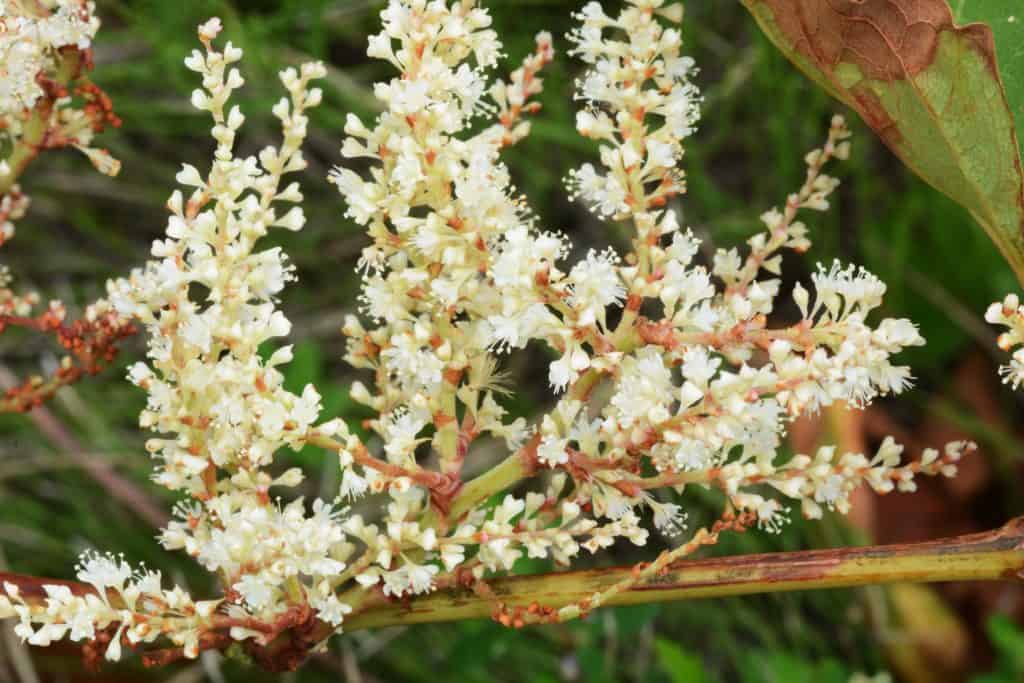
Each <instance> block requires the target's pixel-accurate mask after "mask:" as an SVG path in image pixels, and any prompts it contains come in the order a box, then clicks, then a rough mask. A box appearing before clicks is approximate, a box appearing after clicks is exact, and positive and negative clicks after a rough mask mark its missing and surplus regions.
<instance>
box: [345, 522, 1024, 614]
mask: <svg viewBox="0 0 1024 683" xmlns="http://www.w3.org/2000/svg"><path fill="white" fill-rule="evenodd" d="M632 572H633V568H632V567H618V568H611V569H591V570H582V571H568V572H561V573H554V574H544V575H533V576H510V577H504V578H498V579H493V580H491V581H488V586H489V587H490V588H491V589H492V590H493V592H494V594H495V595H496V596H497V599H498V600H499V601H500V602H502V603H503V604H504V605H505V606H506V607H509V608H516V607H520V608H525V607H528V606H530V605H531V604H533V603H538V604H540V605H542V606H544V607H550V608H555V609H558V608H561V607H564V606H567V605H572V604H578V603H580V602H581V601H583V600H587V599H589V598H590V597H591V596H593V595H594V594H595V593H601V592H603V591H607V590H608V589H609V588H611V587H613V586H615V585H616V584H618V583H620V582H622V581H623V580H625V579H627V578H629V577H630V576H631V575H632ZM1022 577H1024V518H1017V519H1015V520H1012V521H1010V522H1009V523H1007V524H1006V525H1005V526H1003V527H1002V528H1000V529H996V530H994V531H988V532H983V533H980V534H970V535H966V536H957V537H954V538H947V539H942V540H938V541H930V542H926V543H910V544H900V545H883V546H867V547H858V548H840V549H833V550H812V551H806V552H784V553H769V554H763V555H739V556H733V557H726V558H715V559H707V560H683V561H681V562H677V563H675V564H673V565H671V566H670V567H669V568H668V571H666V572H664V573H662V574H660V575H658V576H655V577H652V578H648V579H646V580H643V581H641V582H639V583H638V584H636V585H633V586H631V587H630V588H628V589H626V590H623V591H621V592H619V593H617V594H615V595H613V596H611V597H610V598H609V599H608V600H607V602H606V603H605V606H609V607H610V606H617V605H636V604H644V603H658V602H669V601H674V600H689V599H694V598H715V597H726V596H733V595H749V594H753V593H776V592H783V591H798V590H816V589H822V588H843V587H851V586H863V585H869V584H886V583H933V582H940V581H996V580H1015V581H1019V580H1021V578H1022ZM495 606H496V605H495V603H494V602H493V600H487V599H484V598H481V597H480V596H478V595H476V594H474V593H473V592H472V591H471V590H468V589H463V588H449V589H445V590H439V591H437V592H435V593H431V594H429V595H424V596H421V597H417V598H414V599H413V600H411V601H408V602H399V601H388V600H387V599H385V598H384V597H383V596H382V595H380V594H373V595H372V596H371V597H368V599H367V600H366V601H365V602H363V603H362V605H361V608H360V610H359V612H358V613H357V614H353V615H351V616H350V617H349V618H347V619H346V620H345V630H346V631H349V632H351V631H355V630H360V629H369V628H379V627H383V626H391V625H394V624H403V625H408V624H420V623H434V622H445V621H457V620H463V619H481V618H487V617H490V616H491V614H492V613H493V612H494V609H495Z"/></svg>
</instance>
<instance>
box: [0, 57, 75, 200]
mask: <svg viewBox="0 0 1024 683" xmlns="http://www.w3.org/2000/svg"><path fill="white" fill-rule="evenodd" d="M81 71H82V55H81V53H79V51H78V50H74V49H69V50H65V51H62V52H61V60H60V64H59V66H58V67H57V73H56V74H55V76H54V79H53V80H54V82H55V83H56V84H57V85H59V86H62V87H66V86H68V85H69V84H70V83H71V82H72V81H74V80H76V79H77V78H78V77H79V75H81ZM52 114H53V100H52V99H50V98H48V97H45V96H44V97H41V98H40V99H39V102H38V103H37V104H36V106H35V108H34V109H33V110H32V113H31V114H30V115H29V118H28V120H27V121H25V124H24V126H23V127H22V135H21V137H20V138H19V139H18V142H17V143H15V145H14V149H13V150H12V151H11V155H10V156H9V157H7V165H8V166H9V167H10V172H9V173H8V174H7V175H5V176H0V196H3V195H5V194H7V193H8V192H10V190H11V188H12V187H14V184H15V183H16V182H18V178H19V177H20V176H21V174H22V173H24V172H25V169H26V168H27V167H28V165H29V164H31V163H32V161H33V160H34V159H35V158H36V157H37V156H39V152H40V151H41V149H42V145H43V142H44V141H45V139H46V134H47V132H48V131H49V129H50V117H51V116H52Z"/></svg>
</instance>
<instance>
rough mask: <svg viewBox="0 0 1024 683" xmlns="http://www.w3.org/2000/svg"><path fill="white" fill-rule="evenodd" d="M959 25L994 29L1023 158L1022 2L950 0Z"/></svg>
mask: <svg viewBox="0 0 1024 683" xmlns="http://www.w3.org/2000/svg"><path fill="white" fill-rule="evenodd" d="M950 4H951V5H952V6H953V19H954V20H955V21H956V22H957V23H958V24H968V23H971V22H981V23H983V24H988V26H989V28H991V29H992V33H993V35H994V36H995V41H996V58H997V59H998V61H999V75H1000V76H1001V77H1002V79H1003V87H1004V88H1005V90H1006V99H1007V101H1008V102H1009V103H1010V110H1011V111H1012V112H1013V119H1014V121H1016V122H1017V133H1018V135H1017V142H1018V144H1020V147H1021V154H1022V155H1024V136H1022V135H1021V134H1020V133H1021V131H1022V130H1024V128H1022V127H1024V4H1021V2H1020V0H950Z"/></svg>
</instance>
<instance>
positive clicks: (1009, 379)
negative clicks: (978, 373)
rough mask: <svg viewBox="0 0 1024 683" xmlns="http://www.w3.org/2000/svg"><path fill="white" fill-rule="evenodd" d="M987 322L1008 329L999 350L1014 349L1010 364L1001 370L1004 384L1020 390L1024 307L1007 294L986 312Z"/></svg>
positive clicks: (1023, 373) (1023, 365)
mask: <svg viewBox="0 0 1024 683" xmlns="http://www.w3.org/2000/svg"><path fill="white" fill-rule="evenodd" d="M985 320H987V321H988V322H990V323H992V324H993V325H1002V326H1003V327H1006V328H1007V330H1006V332H1004V333H1002V334H1001V335H999V340H998V343H999V348H1001V349H1002V350H1003V351H1009V350H1011V349H1013V350H1014V351H1013V356H1012V357H1011V358H1010V362H1009V363H1007V364H1006V365H1004V366H1002V367H1001V368H999V374H1000V375H1002V376H1003V382H1004V383H1006V384H1009V385H1011V386H1013V388H1014V389H1019V388H1020V385H1021V384H1022V383H1024V346H1022V345H1024V306H1022V305H1021V303H1020V297H1018V296H1017V295H1016V294H1007V295H1006V298H1005V299H1003V300H1002V302H996V303H994V304H992V305H991V306H989V307H988V310H987V311H985Z"/></svg>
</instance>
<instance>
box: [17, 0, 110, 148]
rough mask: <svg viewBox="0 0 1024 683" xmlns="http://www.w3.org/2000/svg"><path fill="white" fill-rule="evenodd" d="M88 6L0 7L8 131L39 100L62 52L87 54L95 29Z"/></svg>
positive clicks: (54, 0) (71, 0) (82, 0)
mask: <svg viewBox="0 0 1024 683" xmlns="http://www.w3.org/2000/svg"><path fill="white" fill-rule="evenodd" d="M95 10H96V7H95V4H94V3H93V2H91V1H88V2H87V1H86V0H44V1H42V2H36V1H32V2H27V1H24V0H13V1H12V2H4V3H3V6H0V121H3V122H4V123H5V124H8V125H7V126H3V127H4V128H8V130H10V128H9V126H10V125H15V126H16V127H15V128H14V129H13V131H14V132H15V133H16V132H17V131H18V122H19V120H20V116H21V114H22V113H23V112H24V111H25V110H26V109H31V108H32V107H34V106H35V103H36V100H38V99H39V98H40V97H42V95H43V89H42V87H41V86H40V84H39V79H38V76H39V75H40V74H44V75H47V74H53V72H55V71H56V69H57V65H58V54H57V53H58V52H59V50H60V49H61V48H63V47H65V46H74V47H77V48H78V49H80V50H85V49H88V48H89V46H90V45H91V44H92V39H93V37H94V36H95V35H96V31H97V30H98V29H99V26H100V21H99V19H98V18H96V16H95V14H94V13H95Z"/></svg>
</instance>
